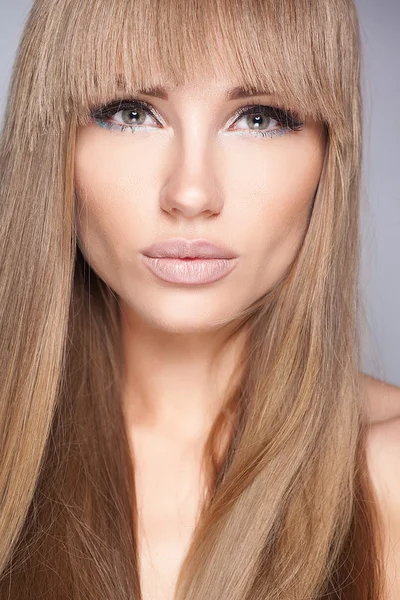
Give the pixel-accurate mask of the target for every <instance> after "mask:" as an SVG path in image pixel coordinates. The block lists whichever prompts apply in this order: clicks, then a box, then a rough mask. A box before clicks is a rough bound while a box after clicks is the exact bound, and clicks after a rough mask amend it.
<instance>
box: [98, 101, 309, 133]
mask: <svg viewBox="0 0 400 600" xmlns="http://www.w3.org/2000/svg"><path fill="white" fill-rule="evenodd" d="M118 115H120V117H119V118H120V119H121V120H122V122H121V121H118V119H117V120H115V119H116V117H117V116H118ZM91 117H92V119H93V120H94V121H95V122H96V124H97V125H99V127H104V128H105V129H111V130H114V131H126V130H129V131H131V133H134V132H135V131H137V130H138V129H143V128H144V129H147V128H148V127H151V128H152V127H157V128H158V127H162V123H161V122H160V119H158V118H157V116H156V113H155V111H154V109H153V108H152V106H151V105H150V104H148V103H147V102H145V101H144V100H117V101H114V102H111V103H110V104H107V105H106V106H103V107H100V108H97V109H95V110H94V111H92V113H91ZM111 117H114V120H113V121H110V119H111ZM235 117H236V118H235V120H234V122H233V125H235V124H237V123H238V122H240V121H241V120H245V121H246V125H247V126H248V127H249V129H244V130H243V129H241V128H239V130H238V132H243V133H240V135H245V136H248V135H250V136H261V137H273V136H275V135H283V134H285V133H288V132H289V131H300V130H301V129H302V128H303V126H304V123H302V122H301V121H300V120H299V118H298V117H297V115H295V114H294V113H292V112H289V111H286V110H283V109H282V108H278V107H275V106H266V105H262V104H250V105H247V106H244V107H242V108H240V109H239V110H238V111H237V112H236V115H235ZM249 117H251V119H249ZM146 119H150V122H149V123H148V124H147V125H146ZM151 120H152V121H153V124H151ZM271 122H275V124H273V128H272V129H271ZM154 123H155V125H154ZM253 126H254V129H253V128H252V127H253Z"/></svg>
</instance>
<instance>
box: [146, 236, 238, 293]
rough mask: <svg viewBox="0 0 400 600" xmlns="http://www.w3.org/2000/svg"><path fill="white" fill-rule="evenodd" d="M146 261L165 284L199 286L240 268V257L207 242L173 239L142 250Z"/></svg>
mask: <svg viewBox="0 0 400 600" xmlns="http://www.w3.org/2000/svg"><path fill="white" fill-rule="evenodd" d="M142 260H143V263H144V264H145V265H146V266H147V267H148V268H149V269H150V271H152V273H154V275H156V276H157V277H159V278H160V279H162V280H163V281H167V282H169V283H184V284H191V285H198V284H205V283H213V282H214V281H218V280H219V279H222V278H223V277H225V276H226V275H228V274H229V273H230V272H231V271H232V270H233V269H234V268H235V266H236V265H237V262H238V256H237V255H236V254H235V252H233V251H232V250H230V249H229V248H226V247H225V246H221V245H217V244H214V243H212V242H210V241H208V240H205V239H196V240H188V239H185V238H173V239H169V240H166V241H164V242H157V243H156V244H153V245H152V246H149V247H148V248H145V249H144V250H142Z"/></svg>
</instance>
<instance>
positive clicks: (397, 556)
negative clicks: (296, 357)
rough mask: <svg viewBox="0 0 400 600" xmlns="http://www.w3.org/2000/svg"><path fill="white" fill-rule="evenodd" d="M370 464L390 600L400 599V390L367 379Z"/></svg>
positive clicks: (368, 454) (370, 378) (365, 382)
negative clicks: (382, 537) (382, 538)
mask: <svg viewBox="0 0 400 600" xmlns="http://www.w3.org/2000/svg"><path fill="white" fill-rule="evenodd" d="M364 384H365V386H366V388H365V390H366V400H367V402H368V404H369V414H370V427H369V435H368V440H367V448H366V451H367V463H368V470H369V473H370V477H371V483H372V486H373V489H374V491H375V494H376V500H377V508H378V512H379V514H380V522H381V527H382V533H383V536H384V544H385V549H384V552H385V556H384V565H385V579H386V584H387V594H388V595H387V600H397V599H398V598H400V387H397V386H395V385H392V384H389V383H385V382H383V381H380V380H378V379H374V378H372V377H369V376H365V378H364Z"/></svg>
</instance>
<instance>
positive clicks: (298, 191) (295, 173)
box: [229, 134, 323, 288]
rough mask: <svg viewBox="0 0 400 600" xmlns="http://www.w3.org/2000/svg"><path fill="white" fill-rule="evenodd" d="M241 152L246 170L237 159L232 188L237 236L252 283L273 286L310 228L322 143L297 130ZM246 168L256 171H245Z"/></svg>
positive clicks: (246, 169) (320, 163) (242, 163)
mask: <svg viewBox="0 0 400 600" xmlns="http://www.w3.org/2000/svg"><path fill="white" fill-rule="evenodd" d="M289 135H291V134H289ZM267 146H268V148H267ZM240 154H241V160H240V165H241V169H242V170H239V160H238V161H237V164H236V168H234V169H232V175H233V177H232V179H231V191H230V192H229V193H230V195H231V196H232V198H236V201H235V206H236V207H237V208H236V212H235V221H236V223H238V224H239V223H240V229H239V228H238V229H237V236H238V238H239V239H240V238H241V239H243V240H244V241H243V243H242V247H244V248H246V254H247V255H248V259H249V262H250V264H251V266H250V272H251V273H252V277H253V278H254V284H255V285H257V286H258V287H259V285H262V286H263V287H264V288H265V287H267V288H269V287H271V286H272V285H273V284H274V283H275V282H276V281H277V280H279V279H280V277H281V276H282V275H283V274H284V272H285V271H286V269H287V268H288V267H289V266H290V264H291V263H292V261H293V260H294V259H295V257H296V254H297V252H298V250H299V248H300V246H301V243H302V240H303V238H304V235H305V233H306V231H307V227H308V223H309V218H310V214H311V210H312V203H313V198H314V195H315V191H316V189H317V186H318V181H319V177H320V173H321V169H322V164H323V146H322V144H320V143H318V140H316V139H315V138H311V137H310V138H306V137H305V136H304V137H303V138H302V139H300V138H297V139H294V136H293V138H292V139H291V140H283V139H282V140H279V139H277V140H272V141H271V143H269V142H266V145H265V147H264V148H262V149H261V148H260V147H259V146H255V147H254V149H253V150H252V152H249V153H247V154H246V158H245V160H244V161H243V156H244V155H243V152H241V153H240ZM261 154H262V156H261ZM261 165H262V168H261ZM243 168H244V169H245V171H244V172H245V173H251V174H252V176H251V177H250V176H249V177H246V176H244V175H243ZM243 198H246V202H245V203H244V202H243ZM257 282H260V284H257Z"/></svg>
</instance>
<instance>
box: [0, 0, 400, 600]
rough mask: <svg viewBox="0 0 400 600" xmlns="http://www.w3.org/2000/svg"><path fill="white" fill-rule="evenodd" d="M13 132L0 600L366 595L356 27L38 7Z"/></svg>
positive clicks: (367, 497)
mask: <svg viewBox="0 0 400 600" xmlns="http://www.w3.org/2000/svg"><path fill="white" fill-rule="evenodd" d="M4 123H5V126H4V131H3V135H2V142H1V143H2V146H1V194H2V196H1V219H0V222H1V236H0V239H1V242H2V247H1V248H2V254H1V264H2V276H1V298H2V306H3V311H2V316H1V319H2V322H1V373H2V382H3V384H2V386H1V394H2V396H1V407H2V409H1V418H2V422H1V432H2V433H1V435H2V439H1V442H2V445H1V449H2V470H1V479H0V487H1V490H2V512H1V530H0V533H1V535H0V539H1V543H0V548H1V573H2V575H1V580H0V597H1V598H10V599H13V600H14V599H17V598H18V599H24V600H25V599H28V598H32V599H33V598H35V599H37V598H42V599H45V598H46V599H50V598H51V599H52V600H53V599H57V600H64V599H65V600H66V599H72V598H73V599H78V598H79V599H83V598H85V599H93V600H102V599H104V600H105V599H107V600H117V599H118V600H120V599H122V598H129V599H132V600H133V599H134V600H137V599H139V598H142V599H143V600H160V599H168V600H169V599H172V598H174V599H176V600H183V599H185V600H195V599H196V600H200V599H201V600H205V599H206V598H207V600H217V599H218V600H221V599H223V600H225V599H226V600H228V599H229V600H244V599H246V600H263V599H265V600H267V599H268V600H270V599H273V598H285V600H299V599H303V598H304V599H305V598H307V599H318V600H322V598H328V599H331V600H333V599H338V598H341V599H350V598H351V599H352V600H366V599H369V600H375V599H378V598H381V597H383V595H382V594H383V587H384V586H383V584H384V577H383V574H382V573H383V569H382V565H383V559H382V557H383V543H382V541H383V539H382V535H381V533H382V532H381V529H382V528H381V527H380V526H379V523H378V518H377V517H378V515H379V513H378V511H377V510H376V500H375V498H376V497H377V496H378V495H377V494H375V490H374V487H373V485H371V483H372V480H373V478H371V477H370V476H369V469H368V465H369V463H368V452H367V450H368V448H372V447H373V446H371V444H370V443H369V439H370V438H371V436H370V435H369V434H370V431H371V426H370V420H369V417H368V414H367V411H366V405H365V401H366V398H367V397H369V398H370V401H371V406H372V421H374V414H375V412H374V411H375V406H376V404H377V400H376V398H377V397H376V396H375V395H374V394H372V395H371V389H372V388H371V387H370V385H369V382H368V380H366V379H365V378H363V376H362V374H361V373H360V372H359V365H360V359H359V332H358V330H357V327H356V315H357V312H358V309H359V299H358V287H357V285H358V269H359V251H360V243H359V221H358V220H359V203H358V195H359V175H360V159H361V99H360V86H359V40H358V26H357V17H356V14H355V9H354V6H353V4H352V2H351V1H350V0H329V1H328V0H325V1H322V2H321V0H318V1H316V0H315V1H312V2H305V1H303V0H297V1H296V2H286V1H283V0H268V2H267V1H265V2H260V1H257V0H242V1H241V2H237V3H233V2H229V1H228V0H226V1H221V2H216V1H214V0H202V1H201V3H199V2H195V1H194V0H190V1H188V0H181V1H177V0H159V1H158V2H155V1H154V0H153V1H152V2H146V1H145V0H135V2H133V0H129V1H128V0H120V1H119V2H110V1H109V0H98V1H97V2H96V3H94V2H93V3H92V2H87V0H57V1H54V0H52V1H49V0H36V2H35V3H34V6H33V9H32V12H31V14H30V17H29V20H28V22H27V25H26V28H25V31H24V34H23V38H22V42H21V47H20V51H19V54H18V57H17V61H16V65H15V70H14V74H13V79H12V85H11V89H10V95H9V100H8V104H7V107H6V114H5V118H4ZM176 238H178V240H176ZM171 239H172V241H171ZM174 240H175V241H174ZM199 240H200V241H201V240H203V243H197V242H198V241H199ZM204 240H206V242H209V243H208V244H206V243H204ZM166 242H168V243H166ZM210 243H212V244H214V245H210ZM216 246H217V247H216ZM396 394H397V388H396V391H395V392H394V396H395V395H396ZM394 396H392V397H394ZM395 404H396V401H395V402H394V406H395ZM381 420H382V419H381ZM383 420H384V421H385V418H384V419H383ZM374 431H375V429H374ZM382 437H384V436H381V438H382ZM381 438H379V435H378V434H377V435H376V436H375V438H374V439H376V440H377V445H378V446H379V439H381ZM373 456H374V457H375V456H377V454H376V452H373ZM375 472H379V468H378V469H377V470H376V471H375ZM378 478H379V476H378ZM374 481H375V480H374Z"/></svg>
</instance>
